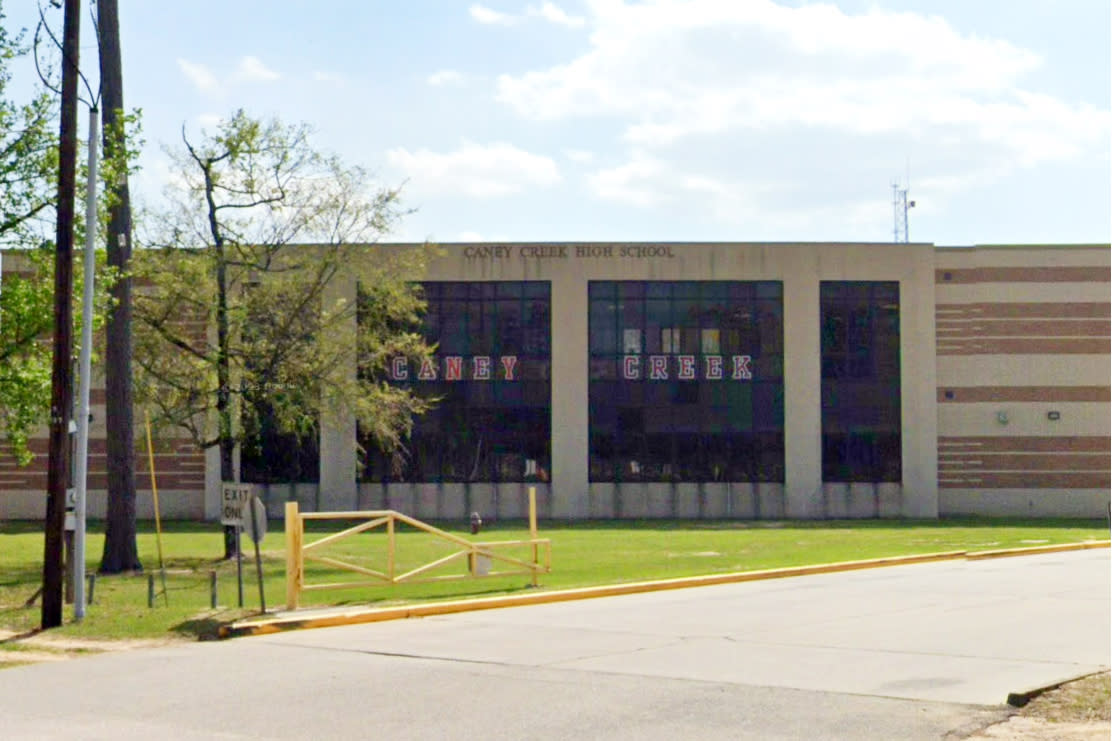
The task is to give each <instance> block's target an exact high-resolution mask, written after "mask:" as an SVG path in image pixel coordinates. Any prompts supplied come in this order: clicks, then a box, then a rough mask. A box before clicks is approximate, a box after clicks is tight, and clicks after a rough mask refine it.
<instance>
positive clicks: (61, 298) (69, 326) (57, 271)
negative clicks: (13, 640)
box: [42, 0, 81, 630]
mask: <svg viewBox="0 0 1112 741" xmlns="http://www.w3.org/2000/svg"><path fill="white" fill-rule="evenodd" d="M80 24H81V3H80V0H65V20H64V26H63V31H62V112H61V113H62V115H61V118H62V123H61V130H60V135H59V147H58V223H57V226H58V231H57V236H56V247H55V249H56V252H55V257H54V366H53V380H52V390H51V397H50V398H51V401H50V456H49V468H48V470H47V484H46V488H47V491H46V533H45V535H46V537H45V539H44V541H45V545H44V547H43V567H42V628H43V629H44V630H45V629H47V628H55V627H57V626H59V625H61V624H62V581H63V569H62V553H63V548H62V543H63V537H62V531H63V528H64V527H65V519H66V489H67V488H68V485H69V476H70V445H69V426H70V413H71V410H72V409H73V383H72V373H73V371H72V368H71V365H70V359H71V355H72V344H73V310H72V308H71V299H72V296H73V214H74V198H75V196H76V175H77V76H78V53H79V51H80V41H81V39H80V29H81V25H80Z"/></svg>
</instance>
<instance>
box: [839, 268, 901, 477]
mask: <svg viewBox="0 0 1112 741" xmlns="http://www.w3.org/2000/svg"><path fill="white" fill-rule="evenodd" d="M820 296H821V323H822V324H821V340H822V366H821V367H822V474H823V476H822V477H823V480H824V481H900V480H901V479H902V471H901V453H900V287H899V283H898V282H896V281H883V282H880V281H824V282H823V283H822V284H821V288H820Z"/></svg>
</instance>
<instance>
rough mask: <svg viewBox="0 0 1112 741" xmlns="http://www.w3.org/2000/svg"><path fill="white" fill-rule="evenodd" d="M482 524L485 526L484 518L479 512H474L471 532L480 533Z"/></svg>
mask: <svg viewBox="0 0 1112 741" xmlns="http://www.w3.org/2000/svg"><path fill="white" fill-rule="evenodd" d="M482 526H483V518H482V517H479V513H478V512H472V513H471V534H472V535H475V534H476V533H478V532H479V529H480V528H481V527H482Z"/></svg>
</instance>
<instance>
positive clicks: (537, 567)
mask: <svg viewBox="0 0 1112 741" xmlns="http://www.w3.org/2000/svg"><path fill="white" fill-rule="evenodd" d="M306 520H364V522H360V523H359V524H358V525H354V526H352V527H349V528H347V529H346V530H341V531H340V532H338V533H332V534H331V535H326V536H324V537H322V538H320V539H318V540H315V541H313V542H311V543H306V542H305V521H306ZM398 523H403V524H405V525H409V526H410V527H412V528H414V529H416V530H421V531H423V532H426V533H428V534H430V535H432V536H434V537H436V538H439V539H441V540H444V541H447V542H448V543H450V544H452V545H454V546H456V548H457V550H455V551H453V552H452V553H450V554H449V555H447V556H444V557H443V558H438V559H436V560H435V561H430V562H429V563H426V564H423V565H421V566H418V567H417V568H415V569H411V570H409V571H406V572H404V573H400V574H399V573H397V568H396V566H397V557H396V553H397V540H396V537H395V536H396V532H397V525H398ZM378 527H385V528H386V538H387V545H386V563H385V564H383V566H382V568H381V569H370V568H366V567H364V566H359V565H356V564H353V563H347V562H346V561H341V560H339V559H337V558H330V557H327V556H321V555H318V554H317V553H315V551H317V550H318V549H320V548H321V547H322V546H325V545H328V544H332V543H336V542H338V541H340V540H343V539H344V538H348V537H350V536H352V535H356V534H358V533H362V532H366V531H368V530H373V529H374V528H378ZM522 546H530V547H531V551H532V559H531V560H527V559H522V558H514V557H512V556H509V555H506V554H504V553H499V552H498V549H502V548H509V547H518V548H520V547H522ZM457 560H458V561H463V560H466V562H467V570H466V571H465V572H463V573H459V574H438V575H430V574H429V572H430V571H432V570H434V569H436V568H439V567H441V566H444V565H445V564H448V563H451V562H453V561H457ZM306 561H314V562H317V563H323V564H326V565H328V566H332V567H334V568H337V569H341V570H344V571H353V572H355V573H357V574H362V575H363V576H367V577H370V578H369V579H365V580H362V581H348V582H330V583H325V584H306V583H305V562H306ZM496 563H497V564H499V566H501V567H502V568H500V569H498V570H494V569H493V568H492V567H493V566H494V564H496ZM551 570H552V543H551V541H549V539H548V538H539V537H537V498H536V490H535V489H534V488H533V487H530V488H529V538H528V539H527V540H503V541H495V542H480V543H476V542H472V541H470V540H468V539H467V538H464V537H461V536H459V535H455V534H453V533H449V532H446V531H444V530H441V529H440V528H437V527H434V526H432V525H429V524H428V523H426V522H422V521H420V520H418V519H415V518H413V517H409V516H408V515H404V514H402V513H401V512H396V511H394V510H390V509H386V510H367V511H355V512H299V511H298V507H297V502H287V503H286V607H287V609H290V610H295V609H297V607H298V605H299V604H300V602H301V593H302V592H314V591H321V590H325V589H350V588H352V587H365V586H381V585H383V584H402V583H416V582H432V581H449V580H458V579H468V578H478V577H486V576H508V575H513V574H527V575H529V576H530V577H531V578H532V582H533V585H534V586H536V585H537V584H538V579H539V576H540V574H542V573H548V572H549V571H551Z"/></svg>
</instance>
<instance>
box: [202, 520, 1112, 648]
mask: <svg viewBox="0 0 1112 741" xmlns="http://www.w3.org/2000/svg"><path fill="white" fill-rule="evenodd" d="M1109 545H1110V542H1109V541H1107V540H1102V541H1088V542H1084V543H1066V544H1062V545H1051V546H1040V547H1035V548H1012V549H1007V550H999V551H981V552H978V553H969V552H968V551H945V552H942V553H925V554H921V555H917V556H891V557H887V558H873V559H868V560H864V561H843V562H841V563H830V564H816V565H813V566H793V567H788V568H782V569H764V570H761V571H742V572H736V573H731V574H711V575H707V576H689V577H680V578H677V579H663V580H659V581H645V582H630V583H626V584H610V585H605V586H598V587H582V588H579V589H563V590H559V591H553V592H526V593H523V594H511V595H504V596H501V597H483V598H479V599H465V600H453V601H451V602H429V603H423V604H412V605H401V606H398V607H380V608H366V609H361V610H356V611H353V612H346V613H340V614H334V615H322V616H318V617H311V616H305V617H295V616H285V617H277V618H270V619H262V620H250V621H246V622H242V623H232V624H231V625H223V626H221V627H220V630H219V636H220V637H221V638H238V637H241V636H258V635H268V634H271V633H281V632H285V631H287V630H309V629H312V628H332V627H336V626H340V625H358V624H361V623H378V622H384V621H387V620H402V619H405V618H417V617H430V616H433V615H450V614H453V613H459V612H475V611H478V610H493V609H497V608H500V607H520V606H524V605H542V604H548V603H552V602H570V601H572V600H581V599H594V598H595V597H615V596H618V595H624V594H640V593H643V592H657V591H663V590H665V589H686V588H689V587H706V586H712V585H715V584H737V583H741V582H748V581H761V580H765V579H785V578H789V577H793V576H810V575H814V574H832V573H837V572H842V571H857V570H861V569H875V568H882V567H885V566H902V565H906V564H917V563H933V562H936V561H955V560H958V559H969V560H978V559H985V558H998V557H1004V556H1022V555H1036V554H1039V553H1054V552H1059V551H1077V550H1086V549H1090V548H1108V547H1109Z"/></svg>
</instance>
